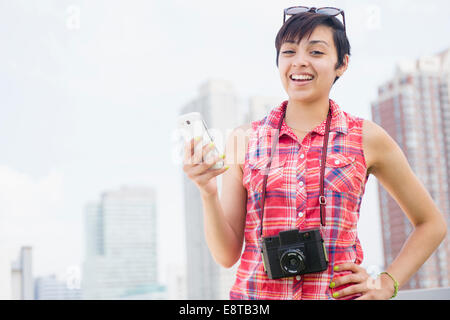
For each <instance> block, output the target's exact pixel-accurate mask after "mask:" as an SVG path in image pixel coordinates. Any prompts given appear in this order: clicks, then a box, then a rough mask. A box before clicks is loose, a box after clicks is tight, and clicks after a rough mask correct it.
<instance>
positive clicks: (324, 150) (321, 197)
mask: <svg viewBox="0 0 450 320" xmlns="http://www.w3.org/2000/svg"><path fill="white" fill-rule="evenodd" d="M286 109H287V104H286V105H284V106H283V111H282V112H283V114H282V115H281V117H280V120H279V122H278V131H277V133H278V134H279V133H280V131H281V126H282V124H283V120H284V117H285V115H286ZM330 125H331V107H330V108H329V109H328V117H327V122H326V126H325V136H324V139H323V147H322V160H321V163H320V195H319V205H320V223H321V224H322V226H325V219H324V217H323V213H324V212H325V205H326V203H327V201H326V198H325V192H324V175H325V164H326V160H327V147H328V136H329V133H330ZM278 140H279V136H278V137H275V136H273V137H272V150H271V152H270V159H269V162H268V164H267V166H266V168H265V169H264V180H263V189H262V199H261V200H262V206H261V212H262V213H261V232H260V235H261V239H262V237H263V219H264V204H265V199H266V184H267V178H268V177H269V172H270V166H271V164H272V158H273V156H274V154H275V149H276V146H277V143H278Z"/></svg>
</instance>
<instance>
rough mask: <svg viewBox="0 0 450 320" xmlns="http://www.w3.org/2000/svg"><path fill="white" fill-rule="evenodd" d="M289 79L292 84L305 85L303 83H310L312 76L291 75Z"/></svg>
mask: <svg viewBox="0 0 450 320" xmlns="http://www.w3.org/2000/svg"><path fill="white" fill-rule="evenodd" d="M289 79H291V80H292V81H294V82H298V83H305V82H309V81H312V80H313V79H314V76H312V75H306V74H302V75H296V74H291V75H290V76H289Z"/></svg>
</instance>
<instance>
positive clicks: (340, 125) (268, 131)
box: [260, 99, 348, 137]
mask: <svg viewBox="0 0 450 320" xmlns="http://www.w3.org/2000/svg"><path fill="white" fill-rule="evenodd" d="M329 101H330V108H331V124H330V131H335V132H341V133H343V134H347V132H348V126H347V121H346V117H345V115H344V113H343V111H342V110H341V108H340V107H339V105H338V104H337V103H336V102H334V101H333V100H331V99H329ZM287 103H288V101H283V103H281V104H280V105H279V106H278V107H276V108H274V109H272V110H271V111H270V113H269V115H268V116H267V117H266V121H265V123H264V124H263V125H262V128H261V130H262V131H261V132H260V136H264V135H272V134H274V133H275V132H276V130H277V129H278V121H279V120H280V118H281V116H282V114H283V108H284V107H285V106H287ZM325 125H326V119H325V120H324V121H323V122H322V123H321V124H319V125H318V126H316V127H315V128H314V129H313V130H312V132H316V133H317V134H320V135H325ZM292 133H293V132H292V129H291V128H289V127H288V126H287V125H286V122H285V121H284V120H283V124H282V125H281V130H280V132H279V137H281V136H282V135H283V134H288V135H292Z"/></svg>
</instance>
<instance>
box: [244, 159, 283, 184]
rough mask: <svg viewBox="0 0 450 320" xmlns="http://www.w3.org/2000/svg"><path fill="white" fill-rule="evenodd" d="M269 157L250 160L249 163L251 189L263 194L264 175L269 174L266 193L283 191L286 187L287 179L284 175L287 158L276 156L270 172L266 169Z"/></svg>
mask: <svg viewBox="0 0 450 320" xmlns="http://www.w3.org/2000/svg"><path fill="white" fill-rule="evenodd" d="M268 162H269V157H260V158H254V159H250V160H249V162H248V166H249V170H250V181H249V188H250V189H251V190H252V191H256V192H262V189H263V182H264V175H265V174H268V175H269V176H268V178H267V185H266V192H268V191H272V190H281V189H283V188H284V187H285V184H286V178H285V175H284V165H285V163H286V157H280V156H278V155H277V156H276V157H274V158H273V159H272V164H271V166H270V170H268V169H266V167H267V164H268Z"/></svg>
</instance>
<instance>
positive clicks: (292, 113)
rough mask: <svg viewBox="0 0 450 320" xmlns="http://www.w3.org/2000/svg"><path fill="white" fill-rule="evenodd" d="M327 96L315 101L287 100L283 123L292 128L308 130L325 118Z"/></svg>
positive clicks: (327, 105)
mask: <svg viewBox="0 0 450 320" xmlns="http://www.w3.org/2000/svg"><path fill="white" fill-rule="evenodd" d="M329 107H330V104H329V100H328V97H326V98H325V99H321V100H317V101H315V102H312V103H311V102H308V103H304V102H301V101H294V100H290V99H289V101H288V105H287V109H286V116H285V119H284V121H285V123H286V124H287V125H288V126H289V127H290V128H292V129H295V130H298V131H303V132H309V131H311V130H313V129H314V128H315V127H317V126H318V125H319V124H321V123H322V122H323V121H325V120H326V119H327V116H328V110H329Z"/></svg>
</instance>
